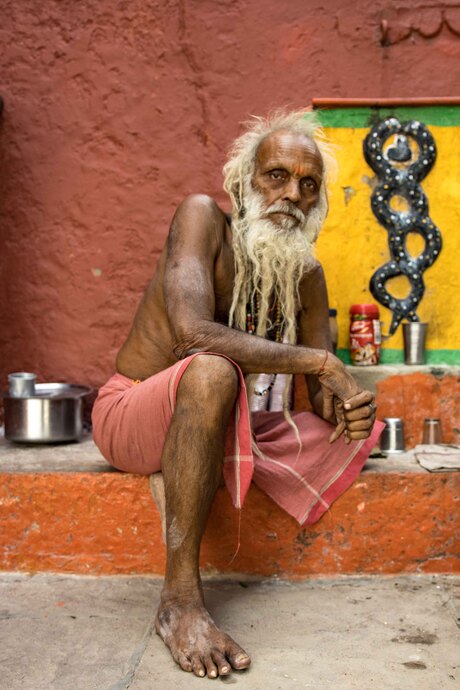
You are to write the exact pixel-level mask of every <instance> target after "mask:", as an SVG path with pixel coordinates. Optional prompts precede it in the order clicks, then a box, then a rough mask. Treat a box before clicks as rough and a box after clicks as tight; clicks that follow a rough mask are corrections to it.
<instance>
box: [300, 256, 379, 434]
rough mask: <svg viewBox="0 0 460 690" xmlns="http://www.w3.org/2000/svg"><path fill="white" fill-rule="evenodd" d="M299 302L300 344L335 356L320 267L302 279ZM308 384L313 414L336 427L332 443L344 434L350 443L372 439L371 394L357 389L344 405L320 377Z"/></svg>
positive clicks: (372, 408)
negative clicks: (332, 353) (370, 437)
mask: <svg viewBox="0 0 460 690" xmlns="http://www.w3.org/2000/svg"><path fill="white" fill-rule="evenodd" d="M300 300H301V307H302V309H301V313H300V322H299V344H300V345H304V346H306V347H312V348H319V349H323V350H325V352H332V342H331V335H330V330H329V303H328V297H327V287H326V280H325V277H324V272H323V269H322V267H321V265H320V264H319V263H317V265H316V267H315V268H313V270H311V271H309V272H308V273H306V274H305V276H304V278H303V279H302V282H301V285H300ZM325 357H326V356H325ZM305 380H306V383H307V388H308V397H309V399H310V402H311V405H312V407H313V410H314V412H315V413H316V414H317V415H319V416H320V417H322V418H323V419H326V420H327V421H328V422H331V423H332V424H335V425H336V430H335V431H334V433H333V434H332V435H331V438H330V440H331V441H335V440H336V439H337V438H338V437H339V436H340V434H341V433H342V432H345V435H346V436H347V439H348V440H349V441H350V440H357V439H361V438H367V437H368V436H369V434H370V432H371V429H372V427H373V424H374V421H375V407H374V404H373V402H374V396H373V394H372V393H371V392H370V391H366V390H362V389H361V388H359V386H358V385H357V388H356V393H355V394H354V395H353V396H352V397H351V398H349V399H348V400H346V401H345V402H344V403H341V402H340V401H338V400H337V398H336V397H335V396H334V395H332V393H331V392H330V391H329V390H328V387H327V381H325V380H323V379H322V378H321V376H311V375H306V376H305Z"/></svg>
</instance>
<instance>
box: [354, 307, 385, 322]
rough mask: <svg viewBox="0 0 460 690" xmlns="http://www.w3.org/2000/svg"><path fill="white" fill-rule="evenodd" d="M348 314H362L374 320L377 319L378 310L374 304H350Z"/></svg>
mask: <svg viewBox="0 0 460 690" xmlns="http://www.w3.org/2000/svg"><path fill="white" fill-rule="evenodd" d="M350 314H352V315H353V314H364V315H365V316H371V317H372V318H374V319H378V318H379V308H378V306H377V305H376V304H352V305H351V307H350Z"/></svg>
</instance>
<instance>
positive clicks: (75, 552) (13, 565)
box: [0, 438, 460, 579]
mask: <svg viewBox="0 0 460 690" xmlns="http://www.w3.org/2000/svg"><path fill="white" fill-rule="evenodd" d="M459 508H460V473H459V472H445V473H429V472H427V471H426V470H424V469H422V468H421V467H420V466H419V465H418V463H417V462H416V460H415V458H414V456H413V454H411V453H410V452H409V453H407V454H405V455H403V456H399V457H397V456H393V459H389V458H386V459H385V458H380V459H371V460H369V461H368V463H367V465H366V468H365V470H364V471H363V473H362V474H361V475H360V477H359V478H358V479H357V481H356V482H355V483H354V484H353V486H352V487H351V488H350V489H349V490H348V491H347V492H346V493H345V494H344V495H343V496H342V497H341V498H340V499H338V500H337V501H336V503H335V504H334V506H333V507H332V509H331V510H330V511H329V512H328V513H327V514H326V515H325V516H324V517H323V518H322V519H321V520H320V521H319V522H318V523H316V524H315V525H313V526H311V527H307V528H304V529H302V528H299V526H298V524H297V523H296V522H295V521H294V520H293V519H292V518H290V517H289V516H288V515H287V514H285V513H284V512H283V511H281V510H280V509H279V508H278V507H277V506H276V505H275V504H274V503H273V502H272V501H271V499H269V498H268V497H267V496H265V495H264V494H263V493H262V492H261V491H259V490H258V489H257V487H255V486H252V487H251V489H250V491H249V494H248V497H247V500H246V503H245V505H244V508H243V510H242V512H241V530H240V546H239V549H238V553H237V554H236V555H235V553H236V551H237V547H238V541H239V536H238V531H239V513H238V512H237V511H236V510H235V509H234V508H233V507H232V505H231V503H230V499H229V496H228V494H227V491H226V489H225V488H222V489H219V490H218V492H217V495H216V499H215V502H214V505H213V508H212V512H211V515H210V519H209V522H208V526H207V529H206V534H205V537H204V540H203V545H202V553H201V564H202V568H203V569H204V571H205V572H208V573H216V572H218V573H224V574H227V575H230V574H246V575H254V576H259V577H268V576H278V577H280V578H287V579H302V578H305V577H308V576H310V575H325V576H332V575H338V574H359V573H376V574H384V573H401V572H405V573H421V572H424V573H459V572H460V529H459V522H460V510H459ZM0 524H1V529H0V569H1V570H7V571H8V570H19V571H28V572H38V571H48V572H58V573H84V574H92V575H102V574H133V573H135V574H147V573H148V574H158V575H161V574H163V571H164V564H165V550H164V545H163V542H162V536H161V521H160V518H159V516H158V512H157V510H156V507H155V505H154V503H153V499H152V496H151V493H150V488H149V481H148V478H147V477H140V476H135V475H130V474H123V473H120V472H117V471H115V470H112V469H111V468H110V467H109V466H108V465H107V464H106V463H105V461H104V460H103V458H102V457H101V456H100V454H99V452H98V451H97V449H96V448H95V446H94V444H93V442H92V440H91V439H89V438H88V439H86V440H84V441H83V442H81V443H79V444H69V445H61V446H55V447H50V446H44V447H38V446H34V447H25V446H14V445H13V444H9V443H8V442H6V441H4V440H3V441H2V442H0Z"/></svg>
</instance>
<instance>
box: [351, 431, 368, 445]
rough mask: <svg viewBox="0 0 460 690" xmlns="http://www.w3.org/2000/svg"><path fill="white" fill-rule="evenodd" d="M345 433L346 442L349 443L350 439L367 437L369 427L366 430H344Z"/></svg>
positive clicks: (356, 439) (355, 439)
mask: <svg viewBox="0 0 460 690" xmlns="http://www.w3.org/2000/svg"><path fill="white" fill-rule="evenodd" d="M345 433H346V435H347V443H350V441H358V440H360V439H362V438H369V434H370V433H371V432H370V429H368V430H367V431H348V430H347V431H346V432H345Z"/></svg>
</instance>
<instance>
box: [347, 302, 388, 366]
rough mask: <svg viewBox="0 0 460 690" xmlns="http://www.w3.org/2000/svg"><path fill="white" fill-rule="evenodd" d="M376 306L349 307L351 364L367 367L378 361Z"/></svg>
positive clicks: (378, 337) (357, 305) (379, 337)
mask: <svg viewBox="0 0 460 690" xmlns="http://www.w3.org/2000/svg"><path fill="white" fill-rule="evenodd" d="M379 316H380V315H379V308H378V306H377V305H376V304H353V305H352V306H351V307H350V354H351V363H352V364H354V365H355V366H357V367H368V366H372V365H374V364H378V363H379V361H380V343H381V342H382V337H381V331H380V320H379Z"/></svg>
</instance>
